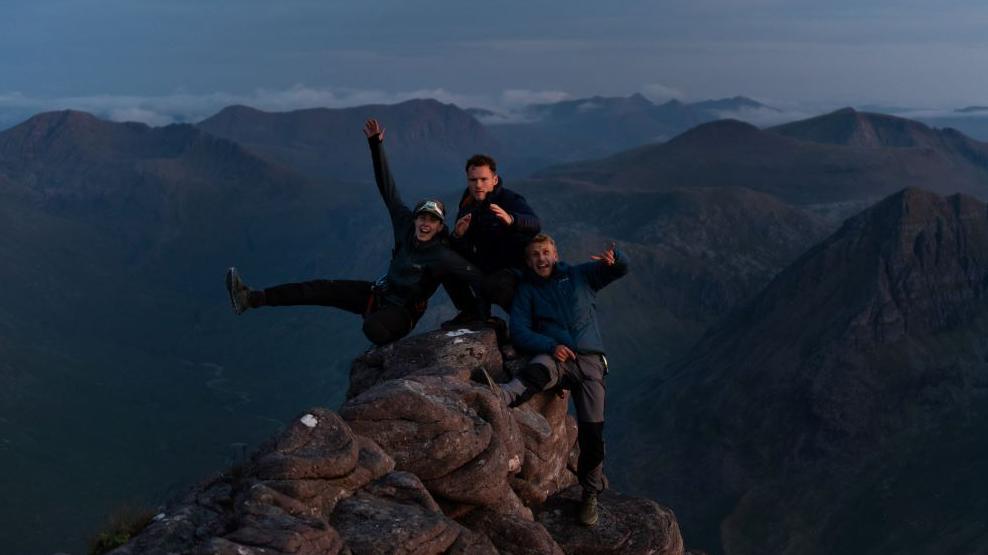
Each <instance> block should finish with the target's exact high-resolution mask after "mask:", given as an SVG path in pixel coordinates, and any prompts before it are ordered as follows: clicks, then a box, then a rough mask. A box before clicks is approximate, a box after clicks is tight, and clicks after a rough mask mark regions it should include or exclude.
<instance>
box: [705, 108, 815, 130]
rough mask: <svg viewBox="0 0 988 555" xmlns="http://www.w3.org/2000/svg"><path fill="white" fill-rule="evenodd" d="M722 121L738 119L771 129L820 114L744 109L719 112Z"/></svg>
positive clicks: (718, 115) (717, 113)
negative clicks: (774, 126) (771, 127)
mask: <svg viewBox="0 0 988 555" xmlns="http://www.w3.org/2000/svg"><path fill="white" fill-rule="evenodd" d="M714 113H715V114H716V115H717V117H718V118H720V119H736V120H740V121H745V122H748V123H750V124H752V125H754V126H756V127H770V126H772V125H780V124H783V123H788V122H790V121H796V120H801V119H806V118H810V117H813V116H816V115H819V113H816V112H804V111H801V110H780V109H777V108H770V107H767V106H763V107H760V108H742V109H740V110H717V111H715V112H714Z"/></svg>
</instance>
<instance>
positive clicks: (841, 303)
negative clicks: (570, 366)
mask: <svg viewBox="0 0 988 555" xmlns="http://www.w3.org/2000/svg"><path fill="white" fill-rule="evenodd" d="M986 287H988V210H986V206H985V204H984V203H982V202H980V201H977V200H975V199H972V198H970V197H965V196H962V195H954V196H951V197H946V198H945V197H940V196H937V195H935V194H933V193H929V192H926V191H921V190H916V189H907V190H904V191H902V192H899V193H896V194H894V195H892V196H890V197H888V198H887V199H885V200H883V201H882V202H881V203H879V204H877V205H875V206H874V207H872V208H870V209H868V210H866V211H864V212H862V213H861V214H859V215H857V216H855V217H853V218H851V219H849V220H848V221H847V222H846V223H845V224H844V225H843V226H842V228H841V229H840V230H838V231H837V232H836V233H835V234H834V235H832V236H831V237H829V238H828V239H826V240H825V241H823V242H822V243H820V244H819V245H817V246H816V247H814V248H813V249H811V250H810V251H809V252H807V253H806V254H805V255H803V256H802V257H801V258H800V259H799V260H798V261H796V262H795V263H793V264H792V265H791V266H789V267H788V268H787V269H786V270H785V271H783V272H782V273H781V274H779V276H778V277H776V278H775V279H774V280H773V281H772V283H771V284H769V285H768V286H767V287H766V288H765V289H764V290H763V291H762V292H761V293H760V294H759V295H758V296H757V297H756V298H755V299H753V300H752V301H751V302H749V303H747V304H746V305H745V306H743V307H742V308H741V309H739V310H737V311H736V312H734V313H733V314H732V315H731V316H730V317H728V318H726V319H724V320H723V321H722V322H721V323H719V324H718V325H716V326H715V327H713V328H712V329H711V330H710V331H709V332H708V333H707V334H706V335H705V336H704V338H703V339H702V340H701V341H700V342H698V343H697V344H696V345H695V346H694V347H693V348H692V349H690V352H689V353H688V354H687V355H685V356H684V357H682V358H681V359H680V360H678V361H676V362H674V363H673V364H671V365H670V367H669V368H668V369H667V370H666V372H664V373H662V374H656V375H655V376H654V377H653V379H652V380H651V381H650V382H647V385H646V384H643V387H642V390H641V394H640V396H639V398H638V400H637V401H635V402H633V403H630V404H629V409H628V411H627V412H626V414H627V417H628V423H629V426H631V425H634V426H635V428H636V430H635V431H634V432H632V433H631V434H630V435H629V436H628V437H627V438H626V440H625V441H623V442H622V444H621V445H619V446H617V448H616V449H615V450H616V451H618V452H619V453H621V454H624V456H625V457H629V456H631V455H630V454H631V453H634V455H633V457H632V458H631V459H629V460H634V461H641V462H642V464H643V466H642V467H640V468H637V469H633V470H630V471H629V472H628V474H627V475H625V476H624V477H622V479H620V480H618V483H620V484H623V485H624V487H630V486H631V485H632V484H634V485H635V486H638V487H641V488H642V489H643V490H644V491H647V492H649V493H650V494H651V495H653V496H658V497H660V498H662V499H664V500H666V501H667V502H669V503H671V504H672V505H673V506H682V505H679V504H682V503H685V502H686V501H687V500H690V501H692V502H694V504H693V505H692V506H690V507H684V510H683V511H681V512H680V513H679V515H680V519H681V521H682V522H683V527H684V533H685V534H687V535H688V536H689V537H692V538H694V541H695V542H696V544H697V545H702V546H707V548H710V549H712V547H711V546H716V545H717V544H718V543H722V547H723V550H724V552H728V553H732V554H735V553H741V554H743V553H764V552H773V553H783V552H793V553H796V552H798V553H836V552H855V553H866V554H867V553H889V552H905V551H908V552H910V553H943V552H977V551H980V550H983V549H984V548H985V546H986V545H988V536H985V534H984V529H983V527H982V526H981V525H980V524H979V523H983V522H984V519H985V518H986V516H988V508H986V507H985V505H984V503H983V502H982V500H981V498H980V494H976V493H974V492H975V491H978V492H980V491H981V490H982V489H983V488H982V487H981V484H983V475H984V472H985V470H986V469H988V457H986V455H988V453H986V452H985V450H984V449H982V448H980V447H977V446H976V445H975V444H976V439H975V438H978V437H983V434H984V433H985V431H986V430H985V429H984V422H985V420H984V416H985V415H984V413H983V407H984V401H985V394H986V391H988V390H986V385H988V383H986V380H985V376H986V375H988V374H986V367H985V360H986V355H988V341H986V339H985V337H986V334H985V332H986V331H988V317H986V314H988V313H986V309H988V305H986V304H985V299H986V293H988V291H986ZM646 461H647V462H646ZM961 461H963V462H961ZM646 468H647V471H646ZM718 540H719V541H718Z"/></svg>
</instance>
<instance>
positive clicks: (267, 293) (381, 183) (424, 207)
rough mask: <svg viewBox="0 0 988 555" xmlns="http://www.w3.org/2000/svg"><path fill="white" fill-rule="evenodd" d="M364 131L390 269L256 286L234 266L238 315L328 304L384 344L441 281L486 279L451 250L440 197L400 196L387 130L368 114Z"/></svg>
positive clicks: (230, 284)
mask: <svg viewBox="0 0 988 555" xmlns="http://www.w3.org/2000/svg"><path fill="white" fill-rule="evenodd" d="M363 131H364V135H365V136H366V137H367V141H368V144H369V146H370V151H371V159H372V160H373V165H374V178H375V181H376V182H377V188H378V191H379V192H380V193H381V198H382V199H383V200H384V204H385V206H386V207H387V209H388V214H389V215H390V218H391V227H392V230H393V233H394V250H393V254H392V258H391V262H390V264H389V265H388V271H387V274H386V275H385V276H384V277H382V278H381V279H379V280H377V281H376V282H371V281H360V280H335V279H334V280H330V279H317V280H312V281H303V282H299V283H286V284H282V285H276V286H274V287H268V288H266V289H251V288H250V287H249V286H247V284H246V283H244V281H243V279H242V278H241V276H240V274H239V273H238V272H237V269H236V268H230V269H229V270H228V271H227V274H226V287H227V291H228V292H229V295H230V302H231V303H232V305H233V311H234V312H235V313H236V314H243V313H244V312H246V311H247V310H249V309H254V308H259V307H263V306H297V305H319V306H331V307H335V308H339V309H341V310H345V311H347V312H352V313H354V314H359V315H361V316H363V332H364V335H366V336H367V338H368V339H370V340H371V341H372V342H373V343H374V344H376V345H384V344H386V343H390V342H392V341H395V340H398V339H401V338H402V337H404V336H406V335H408V334H409V333H410V332H411V331H412V329H413V328H414V327H415V324H416V323H417V322H418V320H419V318H421V317H422V314H423V313H425V310H426V306H427V304H428V300H429V298H430V297H431V296H432V294H433V293H435V292H436V289H437V288H438V287H439V284H440V283H441V282H442V281H443V280H444V279H446V278H449V277H455V278H456V279H457V280H458V281H460V282H463V283H466V284H468V285H474V286H476V285H477V284H478V283H479V282H480V280H481V279H482V278H483V277H484V275H483V273H482V272H481V271H480V270H479V269H477V268H476V266H474V265H473V264H471V263H470V262H467V260H465V259H464V258H463V257H462V256H460V255H458V254H457V253H456V252H454V251H453V250H452V249H451V248H450V247H449V244H448V233H447V231H446V229H445V219H446V207H445V206H444V205H443V203H442V201H440V200H438V199H424V200H421V201H419V202H418V203H416V204H415V206H414V207H413V208H409V207H408V206H407V205H405V203H404V202H403V201H402V199H401V196H400V195H399V193H398V188H397V186H396V185H395V180H394V177H393V176H392V175H391V170H390V168H389V167H388V161H387V157H386V156H385V153H384V147H383V143H384V131H385V130H384V128H383V127H381V125H380V123H378V121H377V120H375V119H369V120H367V122H366V123H365V124H364V128H363ZM465 302H469V300H468V301H465Z"/></svg>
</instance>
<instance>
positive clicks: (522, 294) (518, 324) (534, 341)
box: [511, 250, 628, 354]
mask: <svg viewBox="0 0 988 555" xmlns="http://www.w3.org/2000/svg"><path fill="white" fill-rule="evenodd" d="M614 254H615V258H616V260H615V262H614V265H613V266H608V265H607V264H605V263H603V262H601V261H599V260H596V261H593V262H587V263H586V264H579V265H577V266H570V265H568V264H566V263H565V262H558V263H557V264H556V268H555V270H554V271H553V273H552V275H550V276H549V277H548V278H542V277H539V276H538V275H536V274H535V273H534V272H532V271H531V270H526V272H525V275H524V277H523V278H522V280H521V283H520V284H519V285H518V291H517V292H516V293H515V299H514V301H513V302H512V304H511V342H512V343H513V344H514V346H515V347H517V348H519V349H521V350H523V351H527V352H529V353H552V350H553V349H555V347H556V345H566V346H567V347H569V348H570V349H572V350H573V351H574V352H577V353H600V354H604V342H603V340H602V339H601V338H600V329H599V328H598V327H597V291H600V290H601V289H603V288H604V286H606V285H607V284H609V283H611V282H612V281H614V280H616V279H618V278H619V277H621V276H623V275H625V274H627V273H628V259H627V257H626V256H624V255H623V254H622V253H621V252H620V251H617V250H615V251H614Z"/></svg>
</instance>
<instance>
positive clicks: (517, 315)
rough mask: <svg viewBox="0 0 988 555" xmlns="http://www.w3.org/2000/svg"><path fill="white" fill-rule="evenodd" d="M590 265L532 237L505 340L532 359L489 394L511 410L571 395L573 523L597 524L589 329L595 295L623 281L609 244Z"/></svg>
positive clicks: (595, 347)
mask: <svg viewBox="0 0 988 555" xmlns="http://www.w3.org/2000/svg"><path fill="white" fill-rule="evenodd" d="M592 259H593V261H592V262H587V263H585V264H579V265H576V266H570V265H568V264H566V263H564V262H560V261H559V254H558V253H557V251H556V243H555V241H553V240H552V238H551V237H549V236H548V235H545V234H539V235H536V236H535V237H534V238H533V239H532V240H531V242H529V244H528V247H526V249H525V261H526V264H527V266H528V270H526V272H525V274H524V275H523V277H522V280H521V283H520V284H519V285H518V289H517V291H516V293H515V298H514V302H513V303H512V305H511V338H512V343H513V344H514V346H515V347H516V348H518V349H521V350H523V351H526V352H528V353H531V354H534V355H535V356H534V357H533V358H532V359H531V361H529V364H528V365H527V366H526V367H525V368H524V369H523V370H522V371H521V372H520V373H519V375H518V376H517V377H516V378H515V379H513V380H512V381H511V382H509V383H506V384H503V385H500V386H495V387H494V390H495V393H497V394H498V395H500V397H501V398H502V399H503V400H504V401H505V402H506V403H507V404H508V405H509V406H512V407H515V406H518V405H520V404H521V403H524V402H525V401H527V400H528V399H529V398H531V397H532V395H534V394H536V393H538V392H540V391H545V390H547V389H552V388H555V387H557V386H562V387H565V388H567V389H570V390H571V391H572V392H573V403H574V405H575V406H576V415H577V422H578V424H579V440H578V441H579V444H580V460H579V463H578V466H577V477H578V478H579V479H580V485H581V486H583V502H582V504H581V507H580V515H579V516H580V522H581V523H582V524H584V525H586V526H593V525H595V524H597V494H598V493H600V492H601V491H602V490H603V489H604V393H605V386H604V376H605V375H606V374H607V359H606V358H605V356H604V343H603V341H602V340H601V337H600V330H599V329H598V327H597V309H596V297H597V291H600V290H601V289H603V288H604V287H605V286H606V285H608V284H609V283H611V282H612V281H614V280H616V279H618V278H620V277H622V276H624V275H625V274H627V273H628V261H627V258H626V257H625V256H624V255H623V254H621V252H620V251H618V250H616V249H615V247H614V244H613V243H612V244H611V246H610V247H609V248H608V249H607V250H606V251H604V252H603V253H601V254H600V255H598V256H594V257H592Z"/></svg>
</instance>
